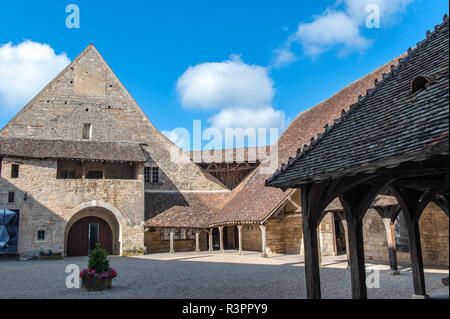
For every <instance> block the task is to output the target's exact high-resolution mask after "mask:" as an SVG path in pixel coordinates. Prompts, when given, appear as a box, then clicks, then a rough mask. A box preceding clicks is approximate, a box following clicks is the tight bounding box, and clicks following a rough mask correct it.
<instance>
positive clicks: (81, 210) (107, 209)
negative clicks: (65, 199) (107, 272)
mask: <svg viewBox="0 0 450 319" xmlns="http://www.w3.org/2000/svg"><path fill="white" fill-rule="evenodd" d="M89 218H93V219H95V218H97V221H98V223H100V224H102V227H103V229H104V230H105V231H108V229H109V230H110V232H111V237H112V244H111V252H112V254H114V255H121V253H122V224H123V222H124V218H123V216H122V214H121V213H120V212H119V211H118V210H117V209H116V208H115V207H113V206H112V205H110V204H107V203H105V202H102V201H91V202H87V203H83V204H81V205H79V206H77V207H75V208H74V209H73V210H72V217H71V218H70V219H69V221H68V222H67V224H66V229H65V234H64V254H65V255H66V256H67V253H68V244H69V234H70V230H71V229H72V228H73V227H80V223H82V222H83V220H85V221H87V222H88V220H89ZM102 221H104V223H102ZM103 238H104V237H103ZM85 240H86V239H85Z"/></svg>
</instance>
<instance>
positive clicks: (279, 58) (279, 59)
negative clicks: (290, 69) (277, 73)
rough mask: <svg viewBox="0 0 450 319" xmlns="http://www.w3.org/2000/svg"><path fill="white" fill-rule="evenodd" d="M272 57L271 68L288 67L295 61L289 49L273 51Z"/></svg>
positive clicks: (295, 58)
mask: <svg viewBox="0 0 450 319" xmlns="http://www.w3.org/2000/svg"><path fill="white" fill-rule="evenodd" d="M274 56H275V59H274V61H273V66H274V67H276V68H279V67H282V66H286V65H289V64H291V63H292V62H294V61H296V60H297V57H296V56H295V54H294V53H293V52H292V51H291V49H290V47H286V48H278V49H275V51H274Z"/></svg>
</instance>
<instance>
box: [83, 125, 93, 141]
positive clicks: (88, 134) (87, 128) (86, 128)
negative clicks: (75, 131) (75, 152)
mask: <svg viewBox="0 0 450 319" xmlns="http://www.w3.org/2000/svg"><path fill="white" fill-rule="evenodd" d="M83 139H84V140H90V139H92V124H87V123H86V124H84V125H83Z"/></svg>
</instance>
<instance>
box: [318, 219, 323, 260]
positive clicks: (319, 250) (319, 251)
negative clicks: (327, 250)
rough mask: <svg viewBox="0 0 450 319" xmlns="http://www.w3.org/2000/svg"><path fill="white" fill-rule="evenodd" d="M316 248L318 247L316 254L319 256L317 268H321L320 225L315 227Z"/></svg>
mask: <svg viewBox="0 0 450 319" xmlns="http://www.w3.org/2000/svg"><path fill="white" fill-rule="evenodd" d="M317 247H318V250H317V251H318V254H319V266H320V267H322V244H321V242H320V224H319V226H318V227H317Z"/></svg>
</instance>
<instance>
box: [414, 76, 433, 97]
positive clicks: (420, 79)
mask: <svg viewBox="0 0 450 319" xmlns="http://www.w3.org/2000/svg"><path fill="white" fill-rule="evenodd" d="M429 83H431V81H430V80H429V79H428V78H427V77H426V76H423V75H418V76H416V77H415V78H414V80H412V82H411V93H415V92H417V91H420V90H425V89H426V87H427V84H429Z"/></svg>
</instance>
